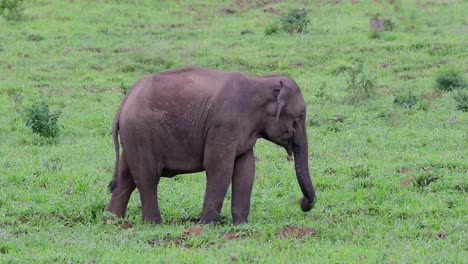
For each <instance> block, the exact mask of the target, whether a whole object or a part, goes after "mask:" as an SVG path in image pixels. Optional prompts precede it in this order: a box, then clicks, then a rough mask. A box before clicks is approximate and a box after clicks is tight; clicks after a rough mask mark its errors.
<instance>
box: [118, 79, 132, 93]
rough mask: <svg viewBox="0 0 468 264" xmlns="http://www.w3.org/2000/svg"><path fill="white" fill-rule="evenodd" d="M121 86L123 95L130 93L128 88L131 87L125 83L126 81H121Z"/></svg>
mask: <svg viewBox="0 0 468 264" xmlns="http://www.w3.org/2000/svg"><path fill="white" fill-rule="evenodd" d="M119 88H120V91H121V92H122V93H123V95H126V94H127V93H128V89H130V87H128V86H127V85H125V83H123V82H121V83H120V86H119Z"/></svg>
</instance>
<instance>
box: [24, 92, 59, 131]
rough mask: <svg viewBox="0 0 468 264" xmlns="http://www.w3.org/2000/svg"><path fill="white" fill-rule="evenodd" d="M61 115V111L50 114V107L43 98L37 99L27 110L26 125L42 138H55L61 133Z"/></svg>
mask: <svg viewBox="0 0 468 264" xmlns="http://www.w3.org/2000/svg"><path fill="white" fill-rule="evenodd" d="M60 114H61V112H60V110H56V111H54V112H50V111H49V105H48V104H47V102H46V101H45V100H44V99H43V98H41V99H37V100H36V101H34V103H33V104H32V106H31V107H30V108H28V109H26V125H27V126H28V127H30V128H31V129H32V130H33V132H34V133H36V134H39V135H40V136H42V137H48V138H55V137H57V136H58V134H59V131H60V125H59V123H58V121H59V118H60Z"/></svg>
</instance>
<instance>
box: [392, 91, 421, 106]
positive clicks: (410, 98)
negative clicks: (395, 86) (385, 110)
mask: <svg viewBox="0 0 468 264" xmlns="http://www.w3.org/2000/svg"><path fill="white" fill-rule="evenodd" d="M393 103H394V104H396V105H399V106H401V107H403V108H411V107H413V106H414V105H416V104H417V103H418V98H416V96H414V95H413V94H412V93H411V92H409V93H407V94H403V95H398V96H396V97H395V99H393Z"/></svg>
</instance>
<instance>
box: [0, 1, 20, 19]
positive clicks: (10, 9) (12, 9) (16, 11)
mask: <svg viewBox="0 0 468 264" xmlns="http://www.w3.org/2000/svg"><path fill="white" fill-rule="evenodd" d="M22 3H23V0H0V16H3V17H4V18H5V19H6V20H19V19H21V4H22Z"/></svg>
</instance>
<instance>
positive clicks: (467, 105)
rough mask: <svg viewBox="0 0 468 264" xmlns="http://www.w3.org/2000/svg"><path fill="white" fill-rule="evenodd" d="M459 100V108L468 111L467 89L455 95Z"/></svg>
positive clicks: (456, 99)
mask: <svg viewBox="0 0 468 264" xmlns="http://www.w3.org/2000/svg"><path fill="white" fill-rule="evenodd" d="M453 99H455V101H457V110H461V111H463V112H468V93H467V92H465V91H458V93H457V94H456V95H455V96H454V97H453Z"/></svg>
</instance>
